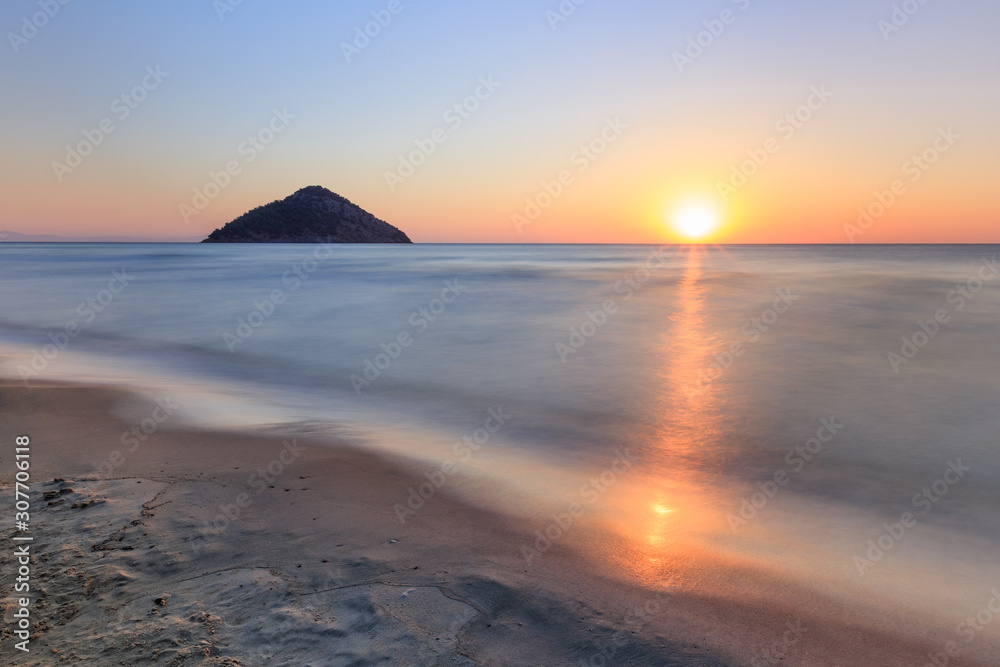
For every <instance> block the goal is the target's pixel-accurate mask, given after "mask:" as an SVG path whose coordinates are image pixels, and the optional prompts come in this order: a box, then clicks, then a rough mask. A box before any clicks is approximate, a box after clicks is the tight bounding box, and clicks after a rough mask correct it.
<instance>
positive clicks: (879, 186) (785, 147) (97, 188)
mask: <svg viewBox="0 0 1000 667" xmlns="http://www.w3.org/2000/svg"><path fill="white" fill-rule="evenodd" d="M997 25H1000V3H997V2H996V1H995V0H947V1H944V0H924V1H923V2H921V1H920V0H898V1H896V2H892V1H889V0H810V1H809V2H803V1H802V0H712V1H708V0H706V1H700V0H694V1H690V2H683V3H681V2H662V0H655V1H654V0H615V1H614V2H612V1H611V0H507V1H505V2H502V3H500V2H493V3H482V2H468V1H458V0H378V1H373V2H367V1H358V2H350V3H347V2H327V1H320V0H286V1H285V2H281V3H279V2H273V1H272V2H265V1H264V0H242V1H240V0H177V1H175V2H170V3H166V2H164V3H150V2H134V0H102V2H100V3H87V2H82V1H80V0H31V1H29V0H7V2H5V3H3V6H2V8H0V28H2V31H3V32H4V33H5V38H4V41H3V44H0V52H2V55H0V77H2V79H0V80H2V82H3V91H4V100H3V103H2V105H0V136H2V146H3V150H2V151H0V230H9V231H13V232H19V233H24V234H42V233H44V234H56V235H65V236H87V235H125V236H131V237H142V238H196V237H200V236H204V235H207V234H208V233H210V232H211V231H212V230H213V229H216V228H218V227H221V226H222V225H224V224H225V223H226V222H228V221H230V220H232V219H233V218H235V217H237V216H238V215H240V214H242V213H243V212H245V211H247V210H249V209H251V208H253V207H255V206H259V205H262V204H265V203H268V202H270V201H273V200H275V199H282V198H284V197H287V196H288V195H290V194H292V193H293V192H295V191H296V190H298V189H299V188H302V187H305V186H308V185H322V186H324V187H327V188H329V189H330V190H333V191H334V192H337V193H338V194H340V195H343V196H345V197H347V198H348V199H350V200H351V201H353V202H354V203H356V204H358V205H359V206H361V207H363V208H364V209H366V210H368V211H370V212H371V213H373V214H375V215H376V216H378V217H379V218H382V219H384V220H386V221H387V222H389V223H390V224H393V225H395V226H396V227H399V228H400V229H402V230H403V231H405V232H406V233H407V234H408V235H409V236H410V238H411V239H413V240H414V241H416V242H484V243H665V242H674V241H679V240H698V241H706V242H708V241H710V242H715V243H946V242H954V243H986V242H993V243H996V242H1000V224H998V223H1000V197H997V196H996V185H995V183H994V181H995V179H996V177H997V175H998V174H1000V150H998V149H1000V127H998V118H1000V41H998V40H997V38H996V26H997ZM699 220H701V221H703V222H704V223H705V224H704V225H701V226H699V225H698V224H695V223H697V221H699ZM692 221H694V222H692ZM700 227H703V229H702V228H700ZM693 229H696V230H698V231H692V230H693ZM684 232H690V234H689V235H688V237H685V236H684ZM695 237H697V238H695Z"/></svg>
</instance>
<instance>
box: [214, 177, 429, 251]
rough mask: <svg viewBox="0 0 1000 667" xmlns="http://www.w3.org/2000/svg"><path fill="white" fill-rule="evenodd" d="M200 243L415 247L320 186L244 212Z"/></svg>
mask: <svg viewBox="0 0 1000 667" xmlns="http://www.w3.org/2000/svg"><path fill="white" fill-rule="evenodd" d="M202 243H412V241H410V239H409V238H408V237H407V236H406V234H404V233H403V232H401V231H400V230H398V229H396V228H395V227H393V226H392V225H390V224H389V223H387V222H385V221H383V220H379V219H378V218H376V217H375V216H374V215H372V214H371V213H369V212H368V211H365V210H364V209H363V208H361V207H360V206H358V205H356V204H353V203H351V202H350V201H348V200H347V199H345V198H344V197H341V196H340V195H338V194H336V193H334V192H331V191H329V190H327V189H326V188H324V187H321V186H319V185H310V186H309V187H306V188H302V189H301V190H299V191H298V192H296V193H295V194H293V195H291V196H290V197H286V198H285V199H282V200H279V201H273V202H271V203H270V204H267V205H265V206H258V207H257V208H255V209H253V210H252V211H249V212H247V213H244V214H243V215H241V216H240V217H238V218H236V219H235V220H233V221H232V222H230V223H229V224H227V225H226V226H225V227H222V228H221V229H216V230H215V231H214V232H212V233H211V234H209V236H208V238H207V239H205V240H204V241H202Z"/></svg>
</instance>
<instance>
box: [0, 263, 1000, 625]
mask: <svg viewBox="0 0 1000 667" xmlns="http://www.w3.org/2000/svg"><path fill="white" fill-rule="evenodd" d="M998 255H1000V247H998V246H972V245H968V246H944V245H942V246H933V245H920V246H916V245H914V246H905V245H903V246H868V245H865V246H812V245H791V246H784V245H783V246H767V245H754V246H728V245H727V246H674V245H666V246H646V245H434V244H419V245H330V246H324V245H214V244H212V245H199V244H81V243H74V244H56V243H47V244H30V243H26V244H15V243H3V244H0V303H2V306H3V307H2V310H0V374H2V375H4V376H5V377H7V378H9V379H11V380H13V381H16V382H19V383H23V384H25V385H28V386H32V385H36V384H41V383H46V382H78V383H86V384H90V385H95V384H96V385H107V386H114V387H125V388H128V389H131V390H134V391H136V392H139V393H141V394H144V395H148V396H150V397H153V398H156V397H160V398H163V397H169V399H170V400H171V401H173V402H175V403H176V404H177V405H178V406H179V407H178V409H177V411H176V413H175V414H174V415H173V416H171V417H170V419H171V420H172V421H173V423H172V424H171V425H176V426H177V427H183V428H208V429H224V430H241V431H247V432H255V433H260V432H264V433H277V434H281V435H283V436H288V435H289V434H291V435H300V436H301V437H308V438H311V439H317V440H324V439H326V440H329V441H331V442H339V443H347V444H349V445H350V446H354V447H361V448H366V449H369V450H371V451H375V452H378V453H380V454H389V455H392V456H395V457H398V458H400V459H401V460H405V461H406V462H407V464H408V465H412V466H414V468H415V470H417V471H421V472H422V476H423V477H422V478H424V479H426V480H427V482H426V484H423V485H421V486H420V487H415V488H414V489H412V491H413V493H411V497H409V498H399V499H387V502H386V508H385V516H386V520H387V521H395V520H399V521H401V522H402V521H416V520H419V514H420V507H422V506H423V504H424V503H428V502H433V497H432V496H434V495H435V494H438V493H444V492H445V491H446V492H448V493H450V494H454V495H455V496H457V497H461V498H462V499H464V500H466V501H468V502H470V503H480V504H482V505H484V506H488V507H489V508H491V509H494V510H496V511H499V512H504V513H507V514H510V515H511V516H515V517H519V518H520V519H521V520H522V521H523V522H524V525H526V526H528V527H529V528H532V529H537V531H538V532H537V533H536V534H537V535H538V536H539V539H537V540H535V541H533V542H528V543H526V544H524V545H512V548H515V549H521V551H522V552H523V554H524V557H525V559H526V562H530V561H532V559H533V558H544V557H545V550H546V549H547V548H548V544H547V543H548V542H554V541H559V540H562V539H565V540H566V541H567V544H574V545H576V546H578V547H579V548H580V549H581V551H582V552H585V553H588V554H589V555H590V556H592V557H593V558H597V559H601V560H603V562H604V563H605V565H606V568H607V570H608V571H609V572H612V573H614V574H615V575H616V576H621V577H622V578H623V580H628V581H631V582H639V583H641V584H642V585H645V586H649V587H651V588H664V587H666V588H677V587H681V588H691V589H697V588H698V587H699V586H712V585H715V586H716V587H721V586H723V585H724V580H726V575H725V571H726V569H727V568H726V567H720V565H719V564H720V563H723V564H725V563H729V564H731V565H732V567H733V568H737V567H738V568H754V569H756V570H758V571H764V572H767V573H769V576H773V578H774V580H775V581H784V582H791V584H794V586H797V587H804V588H806V589H812V590H816V591H818V592H820V593H822V594H823V595H824V596H827V597H834V598H836V597H840V598H843V600H845V604H850V605H853V607H852V609H854V610H855V612H856V613H857V614H858V615H859V617H862V616H864V615H865V614H870V615H872V617H877V616H878V615H879V614H881V613H883V612H884V610H885V609H896V610H898V609H908V610H911V611H912V613H913V614H914V615H915V616H914V617H918V616H919V618H922V619H924V620H925V621H926V622H928V623H931V624H932V625H935V626H939V627H941V628H949V627H952V626H954V627H956V628H957V627H958V625H959V624H960V623H961V622H962V619H964V618H967V617H969V616H970V615H975V614H976V613H977V612H978V611H980V610H981V609H982V608H984V607H985V605H987V604H988V603H989V602H990V600H991V599H992V597H993V596H994V594H995V593H996V591H997V590H1000V442H998V438H1000V409H998V408H1000V265H998V264H997V259H998ZM544 536H548V537H544ZM726 581H728V580H726ZM729 583H732V582H729ZM765 593H766V591H765V592H762V594H765ZM997 604H998V605H1000V599H998V600H997ZM928 619H929V620H928ZM991 628H992V629H991ZM998 631H1000V617H998V618H997V619H996V622H995V624H994V625H993V626H991V627H986V626H983V629H981V630H979V631H977V633H981V634H977V635H976V636H977V639H978V640H979V641H986V639H987V638H989V640H990V641H996V639H997V636H998V634H997V632H998Z"/></svg>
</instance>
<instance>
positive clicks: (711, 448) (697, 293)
mask: <svg viewBox="0 0 1000 667" xmlns="http://www.w3.org/2000/svg"><path fill="white" fill-rule="evenodd" d="M705 260H706V253H705V250H704V248H702V247H695V246H692V247H690V249H689V250H688V255H687V264H686V267H685V270H684V274H683V277H682V279H681V281H680V283H679V285H678V292H677V305H676V307H675V309H674V314H673V315H672V316H671V317H670V319H669V322H668V326H667V327H665V329H666V331H665V332H664V340H663V344H662V345H661V346H660V355H661V359H662V369H661V370H660V372H659V378H660V384H659V386H658V387H656V388H655V389H654V391H656V392H658V397H657V400H656V403H655V409H656V410H657V413H658V415H657V420H658V426H657V428H656V430H655V432H654V433H653V436H652V437H651V438H649V440H648V441H647V442H646V443H645V444H644V446H643V448H642V450H641V458H642V470H643V472H644V473H645V474H646V475H647V478H646V479H644V480H643V481H641V482H638V480H637V483H634V484H633V485H632V486H631V488H630V489H629V490H628V491H626V492H625V493H624V496H625V498H624V500H625V504H624V506H623V507H624V509H623V514H622V516H621V519H622V521H623V523H624V525H623V526H622V527H621V530H622V531H623V532H624V533H625V536H626V537H627V538H628V540H627V541H628V542H629V543H630V547H629V548H628V549H627V550H625V552H624V553H620V554H619V555H618V557H617V559H616V560H617V561H618V563H617V564H618V566H619V567H622V568H624V569H625V570H626V571H627V572H628V573H629V574H631V575H632V576H633V577H635V578H638V579H639V580H640V581H641V582H643V583H644V584H646V585H649V586H653V587H663V586H670V587H676V586H691V585H695V584H696V583H697V581H698V580H699V579H700V576H699V575H698V569H699V567H700V566H699V563H702V562H703V561H704V557H705V556H706V555H707V545H704V543H703V542H701V541H700V540H699V539H698V538H699V536H703V535H705V534H707V533H708V532H710V531H712V530H713V529H714V528H715V527H717V524H718V514H717V512H714V511H713V510H712V507H713V503H712V498H711V494H710V492H709V490H708V486H707V484H708V482H710V481H711V478H712V477H713V476H714V474H715V470H717V467H718V462H719V461H720V460H721V457H722V456H723V452H724V449H723V448H724V443H723V438H722V429H721V426H720V419H721V417H722V415H723V404H724V402H725V400H724V399H725V397H724V385H723V383H721V382H717V381H713V380H712V378H706V375H705V369H706V368H707V367H709V365H710V364H711V361H712V355H713V354H714V353H716V352H718V351H719V350H718V348H719V343H718V340H717V339H716V337H715V336H714V332H709V331H707V330H706V324H705V319H706V318H705V308H706V303H705V297H706V293H707V290H708V286H707V285H706V284H705V282H704V281H703V262H705Z"/></svg>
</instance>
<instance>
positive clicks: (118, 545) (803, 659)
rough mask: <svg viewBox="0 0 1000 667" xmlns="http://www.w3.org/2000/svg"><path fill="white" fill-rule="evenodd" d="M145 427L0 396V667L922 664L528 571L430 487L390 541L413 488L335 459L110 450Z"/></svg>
mask: <svg viewBox="0 0 1000 667" xmlns="http://www.w3.org/2000/svg"><path fill="white" fill-rule="evenodd" d="M167 407H169V406H167ZM155 409H156V406H155V404H154V403H151V402H146V401H144V400H142V399H139V398H138V397H136V396H134V395H130V394H128V393H126V392H123V391H113V390H109V389H101V388H92V387H79V386H56V385H49V386H42V387H36V388H30V389H29V388H24V387H21V386H16V385H14V384H8V385H6V386H3V387H0V410H2V415H3V429H2V433H0V438H2V439H3V443H2V449H0V494H2V497H3V498H12V496H13V491H12V484H13V474H14V467H13V461H12V456H11V455H12V453H13V439H14V436H15V435H20V434H28V435H30V437H31V439H32V445H31V452H32V458H31V462H32V467H31V474H32V482H31V485H32V507H31V510H32V531H31V532H32V534H33V535H34V536H35V541H34V543H33V547H32V548H33V561H32V566H31V567H32V593H33V603H32V605H31V607H30V609H31V613H32V622H33V626H32V637H31V643H30V653H27V654H25V653H22V652H19V651H16V650H15V649H14V648H13V644H14V641H15V640H14V638H13V637H12V634H11V630H12V628H13V620H14V619H13V616H12V615H13V612H14V610H15V607H16V603H15V601H14V597H13V596H12V595H8V596H6V597H4V599H3V600H2V601H0V605H2V611H3V619H4V624H3V628H2V631H0V632H2V635H0V647H2V651H3V653H2V654H3V655H4V659H3V662H4V664H17V665H54V664H94V665H119V664H120V665H153V664H156V665H317V666H318V665H376V664H378V665H482V666H486V665H699V666H709V665H770V664H786V665H851V666H856V665H911V666H912V665H923V664H926V663H927V662H928V661H927V653H928V652H929V651H933V650H938V649H939V644H938V643H937V638H927V637H923V638H922V637H919V636H916V637H915V636H911V635H904V634H899V633H897V634H893V633H889V632H887V631H885V630H880V629H877V628H872V627H866V625H865V624H863V623H851V622H848V621H845V620H844V619H843V618H838V617H837V615H836V606H835V604H834V603H833V602H831V601H824V600H822V599H810V598H808V594H806V593H805V592H803V594H802V599H803V600H805V602H804V603H803V604H801V605H798V606H797V607H793V606H789V605H782V604H778V603H774V602H773V601H771V600H768V599H764V598H761V597H759V596H755V595H749V594H748V595H743V596H741V595H740V594H739V592H738V589H736V590H728V591H723V590H721V589H718V590H702V591H699V590H690V589H685V590H683V591H680V590H665V591H651V590H646V589H643V588H641V587H639V586H637V585H632V584H630V583H629V582H628V581H627V580H624V579H623V578H622V577H620V576H614V574H615V573H609V572H607V569H606V568H607V565H606V563H601V562H597V561H595V560H594V559H593V558H590V557H587V556H585V555H583V554H582V553H580V552H578V551H575V550H574V549H573V548H572V545H570V544H557V545H555V546H553V547H552V549H551V550H550V551H549V552H547V553H546V554H545V557H544V558H541V559H538V561H537V562H535V563H533V564H531V565H527V564H526V563H525V561H524V560H523V558H522V556H521V553H520V551H519V545H522V544H525V543H528V542H530V541H531V534H532V533H533V532H534V530H535V529H536V528H537V526H534V525H525V523H524V522H522V521H519V520H517V519H516V518H512V517H507V516H502V515H499V514H495V513H491V512H489V511H487V510H484V509H483V508H481V507H474V506H471V505H469V504H467V503H464V502H462V501H461V500H459V499H457V498H456V497H453V496H451V495H449V493H448V489H447V487H446V488H444V489H442V490H441V491H440V492H439V493H438V495H436V496H435V498H434V499H433V502H429V503H428V504H427V506H426V507H424V508H423V509H422V510H421V511H420V513H419V515H418V516H416V517H414V518H412V519H411V520H409V521H407V522H406V523H405V525H401V524H400V522H399V521H398V520H397V519H396V516H395V514H394V513H393V511H392V505H393V503H395V502H397V501H398V499H399V498H405V497H406V495H407V490H408V489H409V488H410V487H411V486H414V485H415V484H419V483H420V482H421V481H424V480H423V479H422V477H421V471H419V470H412V469H410V468H409V467H407V466H406V465H405V464H404V463H403V462H402V461H393V460H389V459H388V458H386V457H385V456H376V455H374V454H372V453H369V452H366V451H364V450H362V449H359V448H355V447H352V446H350V444H349V443H346V442H345V443H344V444H342V445H331V444H330V443H328V442H320V441H313V440H310V439H309V437H307V434H305V433H294V432H286V433H279V434H277V435H275V436H274V437H263V436H255V435H247V434H239V433H218V432H206V431H199V430H191V429H185V428H181V427H178V426H176V425H174V424H172V423H171V422H169V420H168V421H167V422H165V423H164V424H161V425H158V427H157V430H156V432H155V433H153V434H152V435H150V436H148V437H147V438H146V439H145V440H144V441H141V442H139V441H138V440H137V441H136V442H138V444H137V445H136V444H135V443H133V442H132V441H131V440H128V442H129V445H130V446H125V445H123V444H122V436H123V433H126V432H127V431H128V430H129V429H130V428H131V426H132V425H133V424H136V423H140V422H141V421H142V419H143V418H145V417H148V416H149V415H150V414H152V413H153V411H154V410H155ZM162 409H165V408H164V407H163V406H161V410H162ZM130 449H134V451H129V450H130ZM116 451H118V452H119V455H115V454H114V452H116ZM276 462H280V466H279V465H278V463H276ZM268 466H270V467H271V470H272V472H274V471H277V474H275V475H274V476H273V478H272V479H268V480H265V479H264V477H263V476H261V474H260V473H259V472H258V471H259V470H265V471H266V469H267V468H268ZM279 468H280V471H279ZM267 474H268V475H270V473H267ZM265 481H266V482H270V483H264V482H265ZM43 494H44V495H43ZM5 506H9V504H6V503H5ZM11 512H13V510H12V509H11ZM227 515H228V516H227ZM9 525H10V524H9V522H7V521H6V520H5V524H4V526H5V527H4V530H3V532H2V534H0V535H2V539H3V542H4V545H5V546H4V548H3V549H2V551H0V577H2V586H3V589H4V590H5V591H9V590H10V587H11V586H12V585H13V578H14V572H15V570H16V564H15V563H14V561H13V549H12V548H10V547H9V546H8V545H10V544H12V542H11V541H10V538H11V537H13V536H14V535H15V534H16V533H15V531H14V530H13V529H11V528H9V527H8V526H9ZM733 576H734V577H736V578H737V579H738V578H739V577H747V578H751V577H755V576H756V575H755V574H754V573H752V572H747V573H734V574H733ZM762 587H765V588H766V582H763V583H762V580H761V579H759V578H758V579H756V580H755V581H754V585H753V586H748V587H747V588H748V589H753V590H760V589H761V588H762ZM787 593H788V592H787V591H784V594H785V595H786V597H787ZM792 597H793V598H794V596H792ZM960 664H962V665H970V666H972V665H977V664H983V665H985V664H987V663H985V662H982V663H977V662H975V661H972V660H969V659H965V661H964V662H962V663H960Z"/></svg>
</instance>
